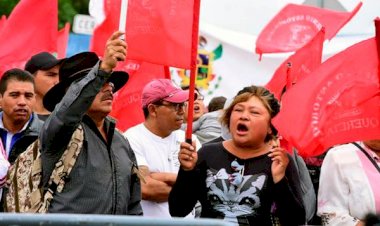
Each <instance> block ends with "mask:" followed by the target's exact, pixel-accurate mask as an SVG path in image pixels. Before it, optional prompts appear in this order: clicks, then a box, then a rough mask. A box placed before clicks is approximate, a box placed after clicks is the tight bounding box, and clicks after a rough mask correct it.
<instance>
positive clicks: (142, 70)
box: [110, 61, 165, 131]
mask: <svg viewBox="0 0 380 226" xmlns="http://www.w3.org/2000/svg"><path fill="white" fill-rule="evenodd" d="M117 70H124V71H128V73H129V81H128V83H127V84H126V85H125V86H124V87H123V88H122V89H121V90H119V91H118V92H117V93H116V94H115V96H114V103H113V106H112V112H111V113H110V115H111V116H112V117H114V118H116V119H117V123H116V126H117V128H118V129H120V130H121V131H125V130H127V129H128V128H129V127H132V126H134V125H137V124H139V123H141V122H143V121H144V114H143V111H142V104H141V93H142V90H143V88H144V86H145V85H146V84H147V83H148V82H150V81H151V80H152V79H156V78H165V69H164V66H161V65H155V64H150V63H141V64H140V63H139V62H134V61H128V63H119V65H118V68H117Z"/></svg>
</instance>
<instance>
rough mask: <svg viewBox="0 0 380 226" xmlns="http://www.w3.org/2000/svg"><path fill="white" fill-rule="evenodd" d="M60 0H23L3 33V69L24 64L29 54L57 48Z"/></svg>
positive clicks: (0, 46) (0, 61) (0, 49)
mask: <svg viewBox="0 0 380 226" xmlns="http://www.w3.org/2000/svg"><path fill="white" fill-rule="evenodd" d="M57 27H58V1H57V0H23V1H20V2H19V3H18V4H17V5H16V7H15V8H14V9H13V11H12V13H11V15H10V16H9V18H8V19H7V22H6V23H5V25H4V27H3V29H2V30H1V33H0V65H1V67H0V73H1V74H2V73H3V72H4V71H5V70H8V69H9V68H12V67H14V66H17V67H20V66H21V68H23V67H24V64H25V61H26V60H28V59H29V58H30V56H32V55H34V54H37V53H39V52H41V51H47V52H56V51H57V32H58V31H57Z"/></svg>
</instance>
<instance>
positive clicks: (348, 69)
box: [273, 38, 380, 157]
mask: <svg viewBox="0 0 380 226" xmlns="http://www.w3.org/2000/svg"><path fill="white" fill-rule="evenodd" d="M378 63H379V62H378V57H377V51H376V41H375V39H374V38H372V39H369V40H366V41H363V42H360V43H358V44H356V45H353V46H351V47H350V48H348V49H346V50H344V51H342V52H340V53H338V54H336V55H335V56H333V57H331V58H329V59H328V60H327V61H326V62H324V63H323V64H322V65H321V66H320V67H319V68H318V69H316V70H315V71H314V72H313V73H311V74H310V75H309V76H307V77H306V78H304V79H303V80H302V81H300V82H299V83H297V85H296V86H294V87H293V88H292V89H290V90H289V91H288V92H286V93H285V94H284V96H283V98H282V108H281V111H280V113H279V114H278V115H277V116H276V117H275V118H274V119H273V125H274V126H275V127H276V128H277V129H278V131H279V133H280V134H281V135H282V136H283V137H284V138H285V139H286V140H288V141H289V142H290V143H291V144H292V145H293V146H295V147H296V148H297V149H298V150H299V151H300V154H301V155H302V156H303V157H309V156H317V155H320V154H321V153H323V152H325V151H326V150H327V148H329V147H331V146H332V145H335V144H341V143H346V142H351V141H356V140H367V139H375V138H376V139H377V138H379V136H380V89H379V78H378V76H377V73H378V71H377V69H378Z"/></svg>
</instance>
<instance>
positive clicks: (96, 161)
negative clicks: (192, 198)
mask: <svg viewBox="0 0 380 226" xmlns="http://www.w3.org/2000/svg"><path fill="white" fill-rule="evenodd" d="M98 68H99V63H98V64H97V65H96V66H95V67H94V68H93V69H92V70H91V72H90V73H89V74H88V75H87V76H86V77H85V78H83V79H82V80H80V81H78V82H74V83H73V84H72V85H71V86H70V88H69V89H68V91H67V93H66V95H65V96H64V98H63V99H62V101H61V102H60V103H59V104H58V105H57V106H56V108H55V109H54V111H53V112H52V114H51V115H50V117H49V118H48V119H47V120H46V122H45V124H44V126H43V128H42V130H41V134H40V141H41V144H42V150H41V154H42V155H41V157H42V165H43V178H42V180H43V186H44V189H47V184H48V181H49V177H50V175H51V172H52V171H53V169H54V164H55V163H56V162H57V161H58V159H59V158H60V157H61V155H62V153H63V152H64V150H65V148H66V146H67V144H68V143H69V140H70V137H71V135H72V134H73V132H74V130H75V129H76V128H77V127H78V125H79V124H81V125H82V126H83V129H84V142H83V148H82V150H81V152H80V154H79V156H78V159H77V161H76V163H75V165H74V167H73V169H72V171H71V173H70V175H69V177H68V178H67V180H66V184H65V187H64V189H63V191H62V193H56V194H55V195H54V199H53V201H52V203H51V204H50V207H49V209H48V212H50V213H92V214H120V215H124V214H128V215H142V209H141V206H140V200H141V185H140V180H139V178H138V177H137V176H136V174H132V167H133V164H135V165H137V164H136V158H135V155H134V153H133V151H132V149H131V147H130V145H129V143H128V141H127V140H126V139H125V138H124V137H123V136H122V135H121V134H120V133H119V132H118V131H117V130H115V122H114V121H113V120H112V119H110V118H106V121H105V124H104V128H105V130H106V131H107V136H108V142H106V141H105V140H104V139H103V137H102V135H101V134H100V132H99V131H98V129H97V127H96V126H95V123H94V122H93V121H92V119H91V118H90V117H88V116H86V115H85V113H86V111H87V110H88V108H89V107H90V106H91V103H92V101H93V99H94V98H95V96H96V94H97V93H98V92H99V90H100V89H101V87H102V86H103V84H104V83H105V82H106V81H107V78H108V77H109V74H107V73H106V72H104V71H99V70H98Z"/></svg>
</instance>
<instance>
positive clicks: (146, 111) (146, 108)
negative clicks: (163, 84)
mask: <svg viewBox="0 0 380 226" xmlns="http://www.w3.org/2000/svg"><path fill="white" fill-rule="evenodd" d="M162 102H163V101H162V100H157V101H155V102H153V103H151V104H153V105H161V104H162ZM148 106H149V105H148ZM148 106H145V107H143V108H142V109H143V113H144V119H147V118H148V117H149V109H148Z"/></svg>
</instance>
